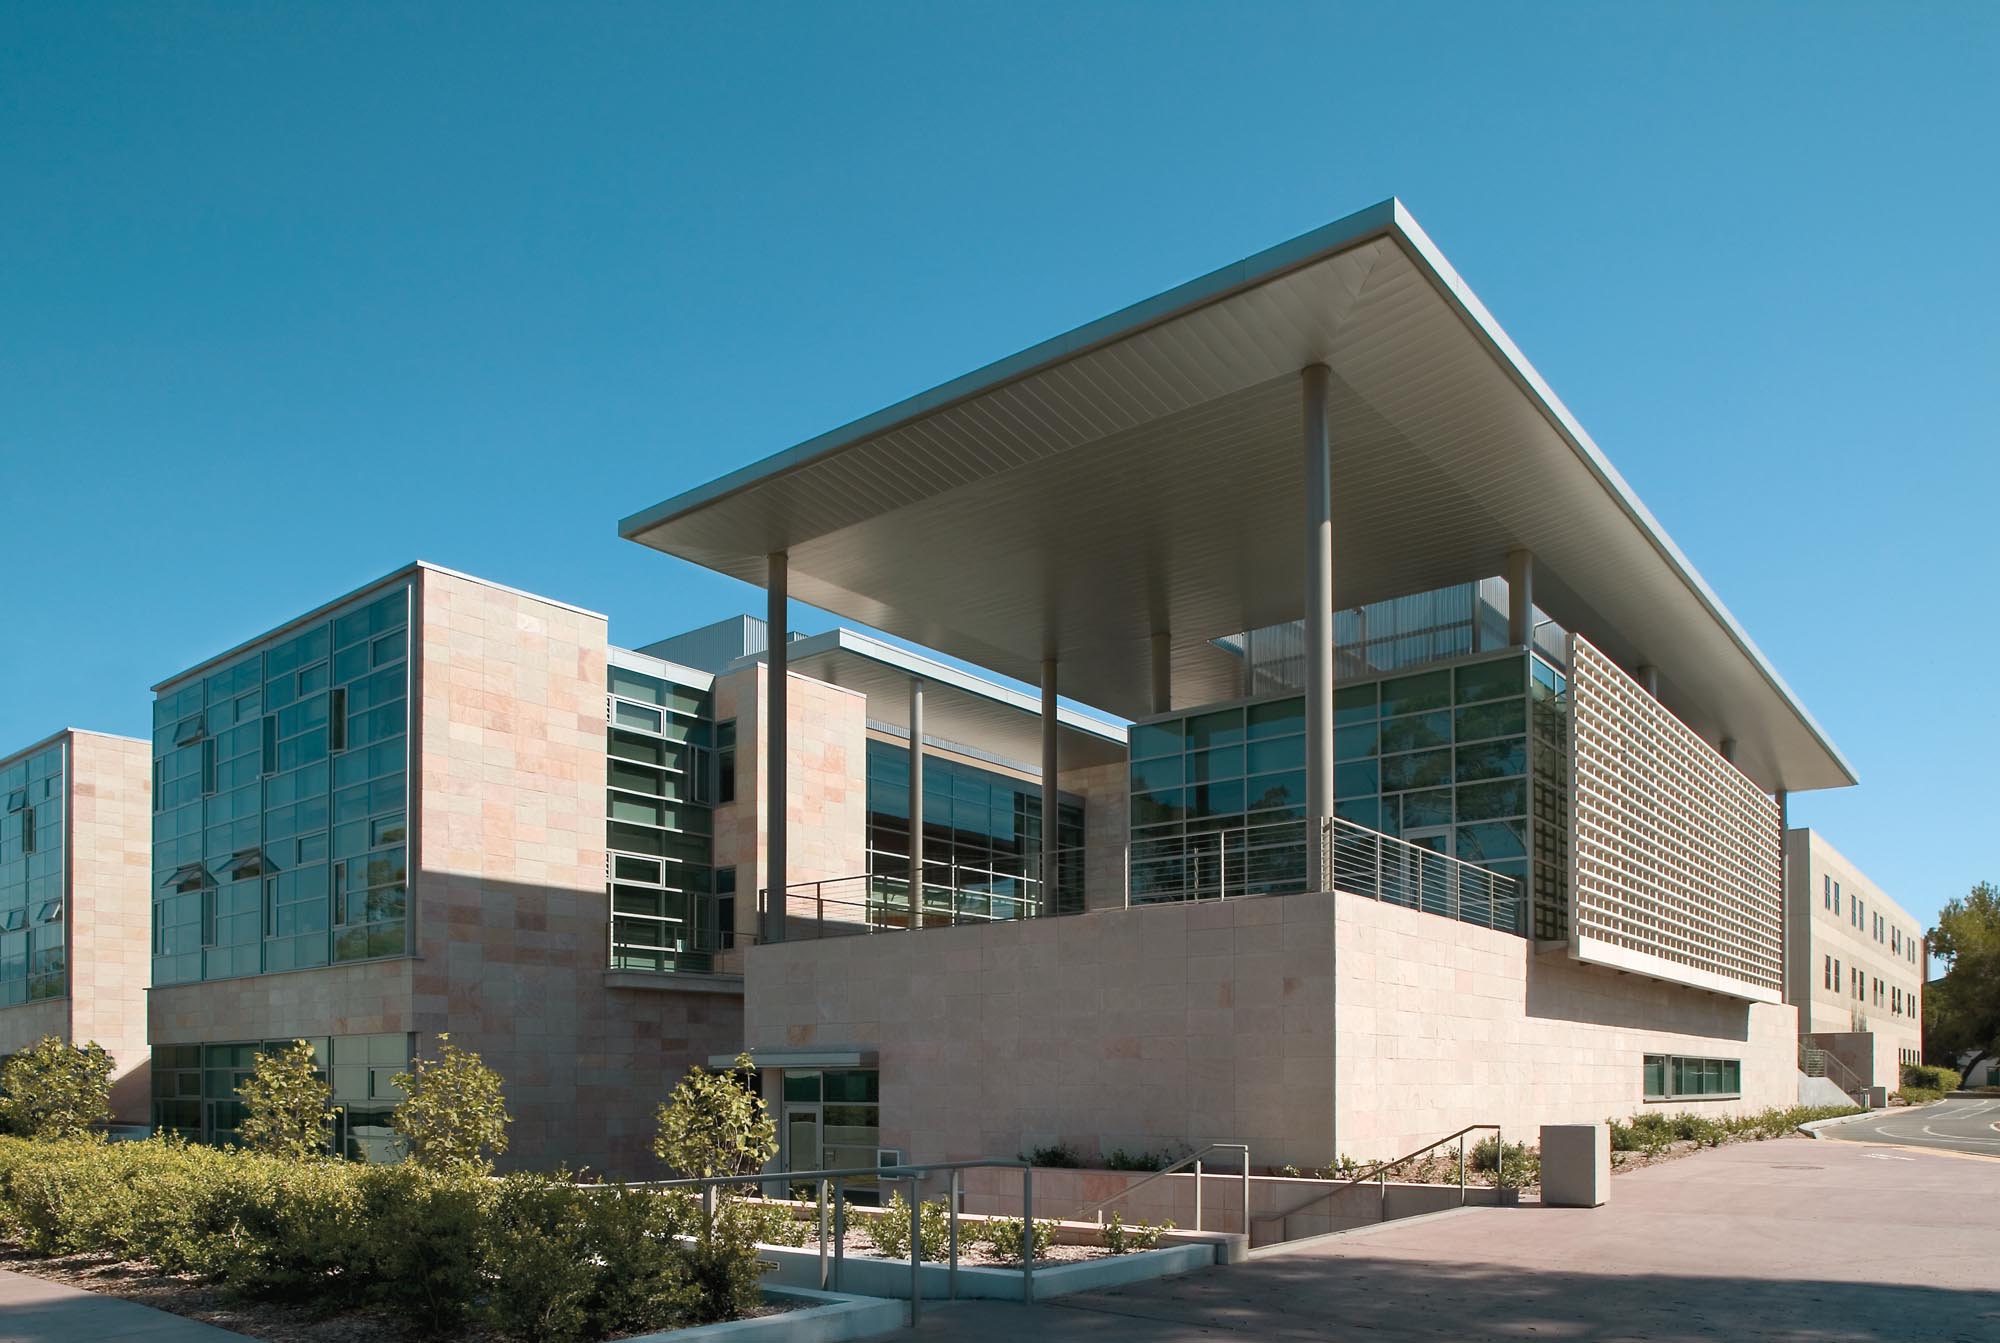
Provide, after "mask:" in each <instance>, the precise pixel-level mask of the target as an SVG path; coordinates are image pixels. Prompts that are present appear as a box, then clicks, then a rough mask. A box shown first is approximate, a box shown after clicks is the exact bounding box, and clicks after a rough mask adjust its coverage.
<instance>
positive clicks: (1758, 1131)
mask: <svg viewBox="0 0 2000 1343" xmlns="http://www.w3.org/2000/svg"><path fill="white" fill-rule="evenodd" d="M1859 1113H1861V1109H1860V1107H1859V1106H1855V1105H1795V1106H1792V1107H1791V1108H1790V1109H1787V1110H1779V1109H1770V1110H1760V1111H1758V1112H1757V1113H1755V1114H1747V1115H1700V1114H1689V1113H1682V1114H1675V1115H1670V1114H1663V1113H1661V1112H1660V1111H1657V1110H1649V1111H1647V1112H1646V1113H1644V1114H1637V1115H1633V1116H1632V1118H1630V1119H1628V1120H1617V1119H1613V1120H1610V1121H1608V1122H1609V1123H1610V1125H1611V1150H1612V1151H1614V1152H1648V1153H1659V1152H1664V1151H1666V1150H1667V1148H1669V1147H1671V1146H1672V1145H1673V1144H1674V1143H1676V1142H1692V1143H1695V1144H1698V1145H1699V1146H1702V1147H1720V1146H1721V1145H1722V1144H1723V1143H1726V1142H1739V1141H1743V1140H1745V1139H1755V1140H1756V1141H1759V1142H1761V1141H1763V1140H1764V1139H1766V1138H1782V1137H1784V1136H1785V1135H1786V1134H1787V1133H1790V1132H1792V1131H1794V1130H1795V1129H1797V1128H1798V1126H1799V1125H1801V1124H1808V1123H1811V1122H1812V1121H1813V1120H1815V1119H1834V1118H1837V1117H1838V1116H1840V1115H1851V1114H1859Z"/></svg>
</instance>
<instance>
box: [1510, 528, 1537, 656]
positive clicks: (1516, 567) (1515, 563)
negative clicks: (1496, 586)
mask: <svg viewBox="0 0 2000 1343" xmlns="http://www.w3.org/2000/svg"><path fill="white" fill-rule="evenodd" d="M1534 637H1535V557H1534V556H1533V555H1530V554H1529V553H1528V552H1527V551H1525V550H1510V551H1508V552H1507V642H1508V643H1510V644H1512V645H1513V646H1514V647H1516V648H1526V647H1527V646H1528V641H1529V640H1531V639H1533V638H1534Z"/></svg>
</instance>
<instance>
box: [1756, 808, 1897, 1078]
mask: <svg viewBox="0 0 2000 1343" xmlns="http://www.w3.org/2000/svg"><path fill="white" fill-rule="evenodd" d="M1785 872H1786V886H1787V890H1786V915H1787V920H1786V922H1787V929H1788V932H1789V934H1790V937H1791V952H1790V956H1789V961H1790V964H1789V970H1788V974H1787V985H1788V988H1787V993H1786V997H1787V998H1788V999H1789V1000H1790V1001H1791V1002H1793V1003H1794V1004H1796V1005H1797V1007H1798V1010H1799V1030H1800V1032H1801V1033H1802V1034H1806V1035H1810V1036H1812V1037H1813V1043H1814V1044H1815V1045H1817V1046H1818V1047H1820V1048H1823V1049H1829V1050H1831V1051H1833V1053H1834V1054H1835V1056H1836V1057H1837V1058H1839V1059H1840V1061H1841V1062H1842V1064H1844V1065H1845V1066H1846V1067H1847V1068H1848V1069H1849V1070H1850V1071H1852V1072H1853V1073H1854V1074H1855V1079H1854V1080H1855V1082H1856V1083H1857V1084H1858V1085H1862V1086H1886V1087H1889V1088H1891V1089H1892V1090H1893V1089H1894V1088H1895V1087H1896V1086H1897V1085H1898V1084H1899V1082H1900V1080H1901V1069H1900V1065H1901V1063H1902V1061H1903V1059H1904V1057H1905V1055H1906V1054H1913V1055H1915V1056H1916V1057H1919V1058H1921V1056H1922V1053H1923V1045H1924V1040H1923V1020H1924V1019H1923V987H1924V978H1925V975H1926V974H1927V973H1928V966H1927V964H1926V959H1925V954H1924V941H1923V939H1924V931H1925V930H1924V925H1923V924H1921V923H1920V922H1918V921H1917V920H1916V919H1915V918H1913V917H1911V915H1910V914H1909V913H1908V912H1907V911H1906V910H1904V909H1903V907H1902V906H1901V905H1898V904H1897V903H1896V902H1895V901H1894V900H1892V899H1890V898H1889V897H1888V896H1887V895H1885V894H1884V893H1883V891H1882V888H1881V887H1879V886H1877V885H1876V884H1875V883H1874V882H1873V881H1871V880H1870V879H1869V877H1868V875H1867V873H1865V872H1863V871H1862V870H1861V869H1860V868H1859V867H1857V866H1855V864H1854V863H1853V862H1851V861H1849V860H1848V858H1847V857H1846V856H1844V855H1843V854H1842V853H1841V852H1840V850H1838V849H1836V848H1835V847H1834V846H1833V845H1832V844H1831V843H1829V842H1828V841H1827V840H1826V838H1825V837H1824V836H1823V835H1821V834H1820V833H1819V832H1818V831H1815V830H1811V829H1806V828H1798V829H1793V830H1788V831H1786V832H1785ZM1857 899H1858V900H1859V901H1860V902H1861V903H1860V907H1859V918H1858V921H1857V917H1856V906H1855V901H1856V900H1857ZM1836 973H1837V975H1838V982H1835V977H1836ZM1857 974H1859V976H1860V980H1859V983H1858V985H1857V982H1856V979H1855V976H1856V975H1857ZM1857 988H1858V990H1859V991H1858V992H1857ZM1878 989H1879V993H1878ZM1843 1037H1844V1038H1843ZM1862 1037H1866V1038H1865V1039H1864V1038H1862ZM1842 1080H1843V1081H1844V1080H1846V1079H1842Z"/></svg>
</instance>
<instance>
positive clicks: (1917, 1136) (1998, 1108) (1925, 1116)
mask: <svg viewBox="0 0 2000 1343" xmlns="http://www.w3.org/2000/svg"><path fill="white" fill-rule="evenodd" d="M1819 1136H1820V1137H1822V1138H1833V1139H1836V1140H1838V1141H1840V1142H1875V1143H1894V1144H1896V1145H1897V1146H1899V1147H1936V1148H1941V1149H1943V1150H1945V1151H1948V1152H1970V1153H1972V1154H1974V1155H1975V1156H2000V1096H1974V1097H1969V1098H1965V1097H1960V1098H1953V1099H1948V1100H1941V1101H1939V1102H1937V1103H1936V1104H1935V1105H1920V1106H1917V1107H1916V1108H1914V1109H1909V1110H1892V1111H1890V1112H1889V1113H1887V1114H1884V1115H1878V1116H1876V1117H1875V1118H1872V1119H1857V1120H1855V1121H1854V1122H1853V1123H1851V1124H1830V1125H1828V1126H1827V1127H1826V1128H1823V1129H1821V1130H1820V1131H1819Z"/></svg>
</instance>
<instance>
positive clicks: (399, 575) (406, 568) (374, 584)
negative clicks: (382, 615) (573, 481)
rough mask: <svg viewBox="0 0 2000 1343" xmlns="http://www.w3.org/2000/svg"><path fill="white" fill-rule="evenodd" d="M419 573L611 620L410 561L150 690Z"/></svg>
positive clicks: (158, 689) (178, 680)
mask: <svg viewBox="0 0 2000 1343" xmlns="http://www.w3.org/2000/svg"><path fill="white" fill-rule="evenodd" d="M420 573H433V574H441V575H443V576H444V577H446V578H456V579H460V580H462V581H464V582H467V583H477V584H479V585H480V586H481V587H485V588H491V589H493V590H494V591H495V592H505V593H507V594H509V595H510V596H514V597H526V598H527V599H528V600H530V601H537V602H543V603H545V604H547V605H549V606H557V607H561V608H562V609H563V610H565V611H573V612H575V613H576V614H577V615H580V616H589V617H591V618H592V619H595V620H602V621H604V622H605V623H606V624H607V625H609V624H610V617H609V616H606V615H605V614H604V613H603V612H602V611H592V610H590V609H589V608H588V607H583V606H576V605H573V604H571V603H569V602H565V601H558V600H557V599H556V598H554V597H544V596H543V595H542V594H541V593H539V592H529V591H528V590H527V589H525V588H514V587H508V586H507V585H506V584H505V583H496V582H494V581H493V580H492V579H490V578H481V577H480V576H479V575H478V574H468V573H464V572H461V571H460V570H457V569H448V568H446V567H445V566H444V565H442V564H432V563H431V562H430V561H429V560H411V561H410V562H409V563H408V564H402V565H398V566H397V567H396V568H394V569H391V570H390V571H389V572H388V573H386V574H383V575H382V576H381V577H380V578H376V579H372V580H370V581H369V582H366V583H363V584H362V585H361V586H360V587H358V588H354V589H351V590H350V591H348V592H346V593H343V594H342V595H340V596H338V597H335V598H334V599H333V600H331V601H325V602H321V603H320V604H319V605H317V606H314V607H312V608H310V609H308V610H306V611H302V612H300V613H299V614H298V615H295V616H293V617H292V618H291V619H289V620H285V621H282V622H280V623H278V624H276V625H273V626H272V627H271V628H270V629H267V630H265V631H264V632H263V633H262V634H253V635H251V636H250V637H249V638H248V639H244V640H241V641H239V642H238V643H235V644H232V645H231V646H230V647H229V648H227V649H224V650H223V651H222V652H220V653H216V654H214V655H213V656H210V657H205V658H203V659H202V660H201V661H199V662H197V663H195V664H194V665H193V666H191V667H188V668H185V669H184V670H181V671H177V672H175V673H174V674H173V675H172V676H169V677H168V678H167V679H166V680H164V681H158V682H155V683H154V685H153V687H152V690H153V693H154V694H156V695H157V694H159V693H160V692H161V691H162V690H165V689H166V688H167V687H168V686H172V685H179V684H180V683H181V682H182V681H185V680H187V679H189V678H190V677H193V676H198V675H200V674H202V673H203V672H206V671H208V670H209V669H210V668H212V667H216V666H219V665H220V664H222V663H224V662H227V661H229V660H230V659H231V658H233V657H236V656H238V655H239V654H242V653H246V652H248V651H249V650H250V649H252V648H255V647H256V646H257V645H258V644H261V643H266V642H268V641H269V640H272V639H276V638H278V637H279V636H281V635H283V634H286V633H288V632H289V631H291V630H294V629H296V628H298V627H299V626H301V625H307V624H310V623H311V622H313V621H315V620H319V619H322V618H323V617H325V616H327V615H328V614H330V613H331V612H333V611H334V610H336V609H338V608H339V607H342V606H346V605H347V604H348V603H349V602H354V601H359V600H360V599H361V598H363V597H365V596H367V595H368V594H369V593H371V592H374V591H376V590H377V589H379V588H386V587H388V586H389V585H390V584H392V583H398V582H401V581H402V580H403V579H406V578H411V577H414V576H415V575H417V574H420Z"/></svg>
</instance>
